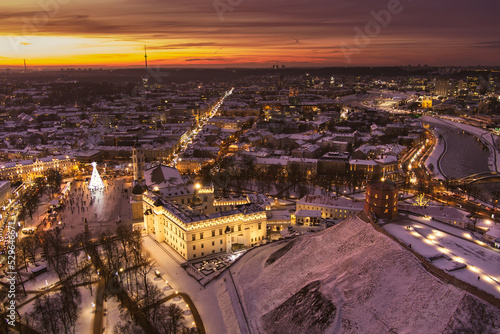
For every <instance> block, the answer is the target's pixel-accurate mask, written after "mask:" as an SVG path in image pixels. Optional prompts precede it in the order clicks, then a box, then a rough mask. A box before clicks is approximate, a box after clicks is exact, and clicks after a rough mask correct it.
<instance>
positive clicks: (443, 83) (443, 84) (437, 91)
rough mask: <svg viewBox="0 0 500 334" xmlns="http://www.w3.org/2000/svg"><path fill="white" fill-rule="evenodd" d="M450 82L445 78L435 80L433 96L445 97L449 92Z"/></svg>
mask: <svg viewBox="0 0 500 334" xmlns="http://www.w3.org/2000/svg"><path fill="white" fill-rule="evenodd" d="M449 85H450V80H449V79H447V78H438V79H436V84H435V86H434V95H436V96H447V95H448V90H449Z"/></svg>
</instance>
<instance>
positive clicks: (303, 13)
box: [0, 0, 500, 67]
mask: <svg viewBox="0 0 500 334" xmlns="http://www.w3.org/2000/svg"><path fill="white" fill-rule="evenodd" d="M391 1H397V0H391ZM388 3H389V2H388V1H379V0H376V1H374V0H352V1H335V0H333V1H332V0H215V1H214V0H184V1H183V0H106V1H102V0H16V1H2V3H1V4H0V50H1V53H0V67H13V66H16V65H22V62H23V59H26V60H27V61H28V63H29V64H30V65H31V66H51V65H53V66H71V65H75V66H83V65H91V66H97V65H102V66H142V64H143V62H144V58H143V54H144V51H143V48H144V45H145V44H146V45H147V47H148V60H149V64H150V65H152V66H154V65H161V66H176V67H179V66H198V67H208V66H224V67H225V66H255V67H264V66H270V65H271V64H285V65H287V66H289V67H290V66H354V65H374V66H380V65H407V64H412V65H417V64H429V65H478V64H479V65H500V64H499V60H500V57H499V54H500V52H499V51H500V37H499V32H500V20H498V13H499V12H500V2H499V1H498V0H479V1H470V0H455V1H432V0H401V3H400V5H399V6H398V7H397V9H398V10H397V12H398V13H396V14H391V18H390V22H389V24H387V25H386V26H385V27H384V26H381V25H380V24H375V23H374V22H371V21H374V18H373V16H372V15H371V12H372V11H375V12H379V11H382V10H387V9H388V6H389V5H388ZM370 22H371V23H370ZM367 24H368V26H367ZM367 27H369V28H371V29H372V31H371V32H375V34H374V35H372V36H371V37H367V38H357V41H358V46H356V44H355V42H356V36H357V34H358V33H357V31H362V32H365V30H366V28H367Z"/></svg>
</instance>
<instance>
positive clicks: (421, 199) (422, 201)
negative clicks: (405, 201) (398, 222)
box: [413, 194, 429, 206]
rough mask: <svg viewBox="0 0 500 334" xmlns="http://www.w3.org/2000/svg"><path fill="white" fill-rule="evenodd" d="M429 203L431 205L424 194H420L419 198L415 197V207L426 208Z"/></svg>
mask: <svg viewBox="0 0 500 334" xmlns="http://www.w3.org/2000/svg"><path fill="white" fill-rule="evenodd" d="M427 203H429V200H428V199H427V198H425V195H424V194H419V195H418V196H417V197H415V203H413V205H415V206H426V205H427Z"/></svg>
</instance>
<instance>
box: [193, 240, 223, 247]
mask: <svg viewBox="0 0 500 334" xmlns="http://www.w3.org/2000/svg"><path fill="white" fill-rule="evenodd" d="M219 244H220V245H222V239H219ZM213 246H215V241H212V247H213ZM201 248H205V244H201ZM193 250H196V245H193Z"/></svg>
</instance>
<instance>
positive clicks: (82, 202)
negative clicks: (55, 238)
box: [59, 178, 132, 240]
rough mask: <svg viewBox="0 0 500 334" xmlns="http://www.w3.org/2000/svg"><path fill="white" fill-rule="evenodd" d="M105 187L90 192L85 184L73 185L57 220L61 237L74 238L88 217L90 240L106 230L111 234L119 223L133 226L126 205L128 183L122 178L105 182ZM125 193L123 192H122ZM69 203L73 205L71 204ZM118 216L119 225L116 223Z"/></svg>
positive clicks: (127, 203)
mask: <svg viewBox="0 0 500 334" xmlns="http://www.w3.org/2000/svg"><path fill="white" fill-rule="evenodd" d="M104 184H105V185H106V188H105V189H104V190H102V191H94V192H90V191H89V190H88V186H87V184H86V183H85V182H81V181H80V182H76V183H75V184H73V185H72V187H71V190H70V193H69V197H68V199H67V200H66V206H65V207H64V210H63V211H62V212H61V214H60V216H59V218H60V221H61V223H62V224H61V226H64V228H63V235H64V237H65V238H66V239H67V240H71V239H73V238H74V237H75V236H76V235H78V234H79V233H83V232H84V231H85V226H84V223H83V218H87V222H88V226H89V230H90V232H91V234H92V236H93V237H98V236H99V235H100V234H101V233H103V232H104V231H106V230H109V231H111V232H114V231H115V230H116V228H117V226H118V224H128V225H131V224H132V211H131V206H130V203H129V196H130V188H131V184H130V183H127V182H126V181H125V179H124V178H120V179H116V180H105V181H104ZM125 190H126V192H125ZM70 200H72V201H73V202H72V204H71V202H70ZM118 217H120V218H121V220H122V222H121V223H117V220H118Z"/></svg>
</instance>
